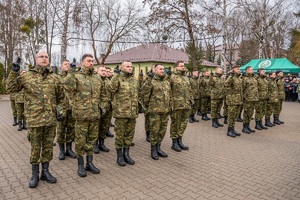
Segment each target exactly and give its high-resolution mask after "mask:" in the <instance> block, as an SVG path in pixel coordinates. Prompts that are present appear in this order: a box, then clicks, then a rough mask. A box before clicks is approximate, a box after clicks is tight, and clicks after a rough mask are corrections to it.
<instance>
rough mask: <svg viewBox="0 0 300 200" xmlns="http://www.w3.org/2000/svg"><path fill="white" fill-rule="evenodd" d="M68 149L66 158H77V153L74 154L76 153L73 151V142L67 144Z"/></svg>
mask: <svg viewBox="0 0 300 200" xmlns="http://www.w3.org/2000/svg"><path fill="white" fill-rule="evenodd" d="M66 147H67V150H66V156H69V157H70V158H76V157H77V156H76V153H74V151H73V150H72V142H67V143H66Z"/></svg>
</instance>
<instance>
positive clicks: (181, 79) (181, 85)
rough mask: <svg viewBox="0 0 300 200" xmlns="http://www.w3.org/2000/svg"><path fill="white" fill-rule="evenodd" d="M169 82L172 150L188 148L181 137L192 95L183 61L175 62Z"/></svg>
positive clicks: (192, 100) (191, 103)
mask: <svg viewBox="0 0 300 200" xmlns="http://www.w3.org/2000/svg"><path fill="white" fill-rule="evenodd" d="M169 81H170V84H171V128H170V137H171V139H172V141H173V143H172V149H173V150H174V151H177V152H179V151H181V150H188V149H189V147H188V146H185V145H184V144H183V143H182V137H183V134H184V131H185V129H186V127H187V123H188V118H189V115H190V113H191V105H193V104H194V97H193V94H192V88H191V84H190V81H189V79H188V78H187V77H186V76H185V68H184V62H183V61H177V62H176V63H175V72H173V73H172V75H171V77H170V80H169Z"/></svg>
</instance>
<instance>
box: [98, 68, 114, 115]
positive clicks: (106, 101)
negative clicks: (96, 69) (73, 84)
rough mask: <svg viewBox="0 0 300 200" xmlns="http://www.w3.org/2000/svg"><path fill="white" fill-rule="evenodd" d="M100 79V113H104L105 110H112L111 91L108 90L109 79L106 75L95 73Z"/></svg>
mask: <svg viewBox="0 0 300 200" xmlns="http://www.w3.org/2000/svg"><path fill="white" fill-rule="evenodd" d="M96 76H97V77H98V78H99V79H101V81H102V88H101V95H100V105H99V106H100V108H101V112H102V113H101V114H102V115H104V114H105V112H107V111H109V110H112V106H111V100H112V99H111V93H110V92H109V91H108V89H107V86H108V84H109V82H110V81H109V80H108V78H106V77H101V76H100V75H98V74H97V75H96Z"/></svg>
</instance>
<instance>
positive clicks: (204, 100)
mask: <svg viewBox="0 0 300 200" xmlns="http://www.w3.org/2000/svg"><path fill="white" fill-rule="evenodd" d="M209 82H210V73H209V72H208V71H205V72H204V78H202V79H200V81H199V90H200V98H201V115H202V120H205V121H207V120H210V118H209V117H208V116H207V113H208V109H209V105H208V104H209V101H210V83H209Z"/></svg>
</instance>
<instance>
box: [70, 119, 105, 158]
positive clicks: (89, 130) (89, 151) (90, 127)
mask: <svg viewBox="0 0 300 200" xmlns="http://www.w3.org/2000/svg"><path fill="white" fill-rule="evenodd" d="M98 129H99V120H98V119H96V120H93V121H76V122H75V151H76V154H77V156H78V157H80V156H83V155H84V154H86V155H93V150H94V144H95V142H96V140H97V137H98Z"/></svg>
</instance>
